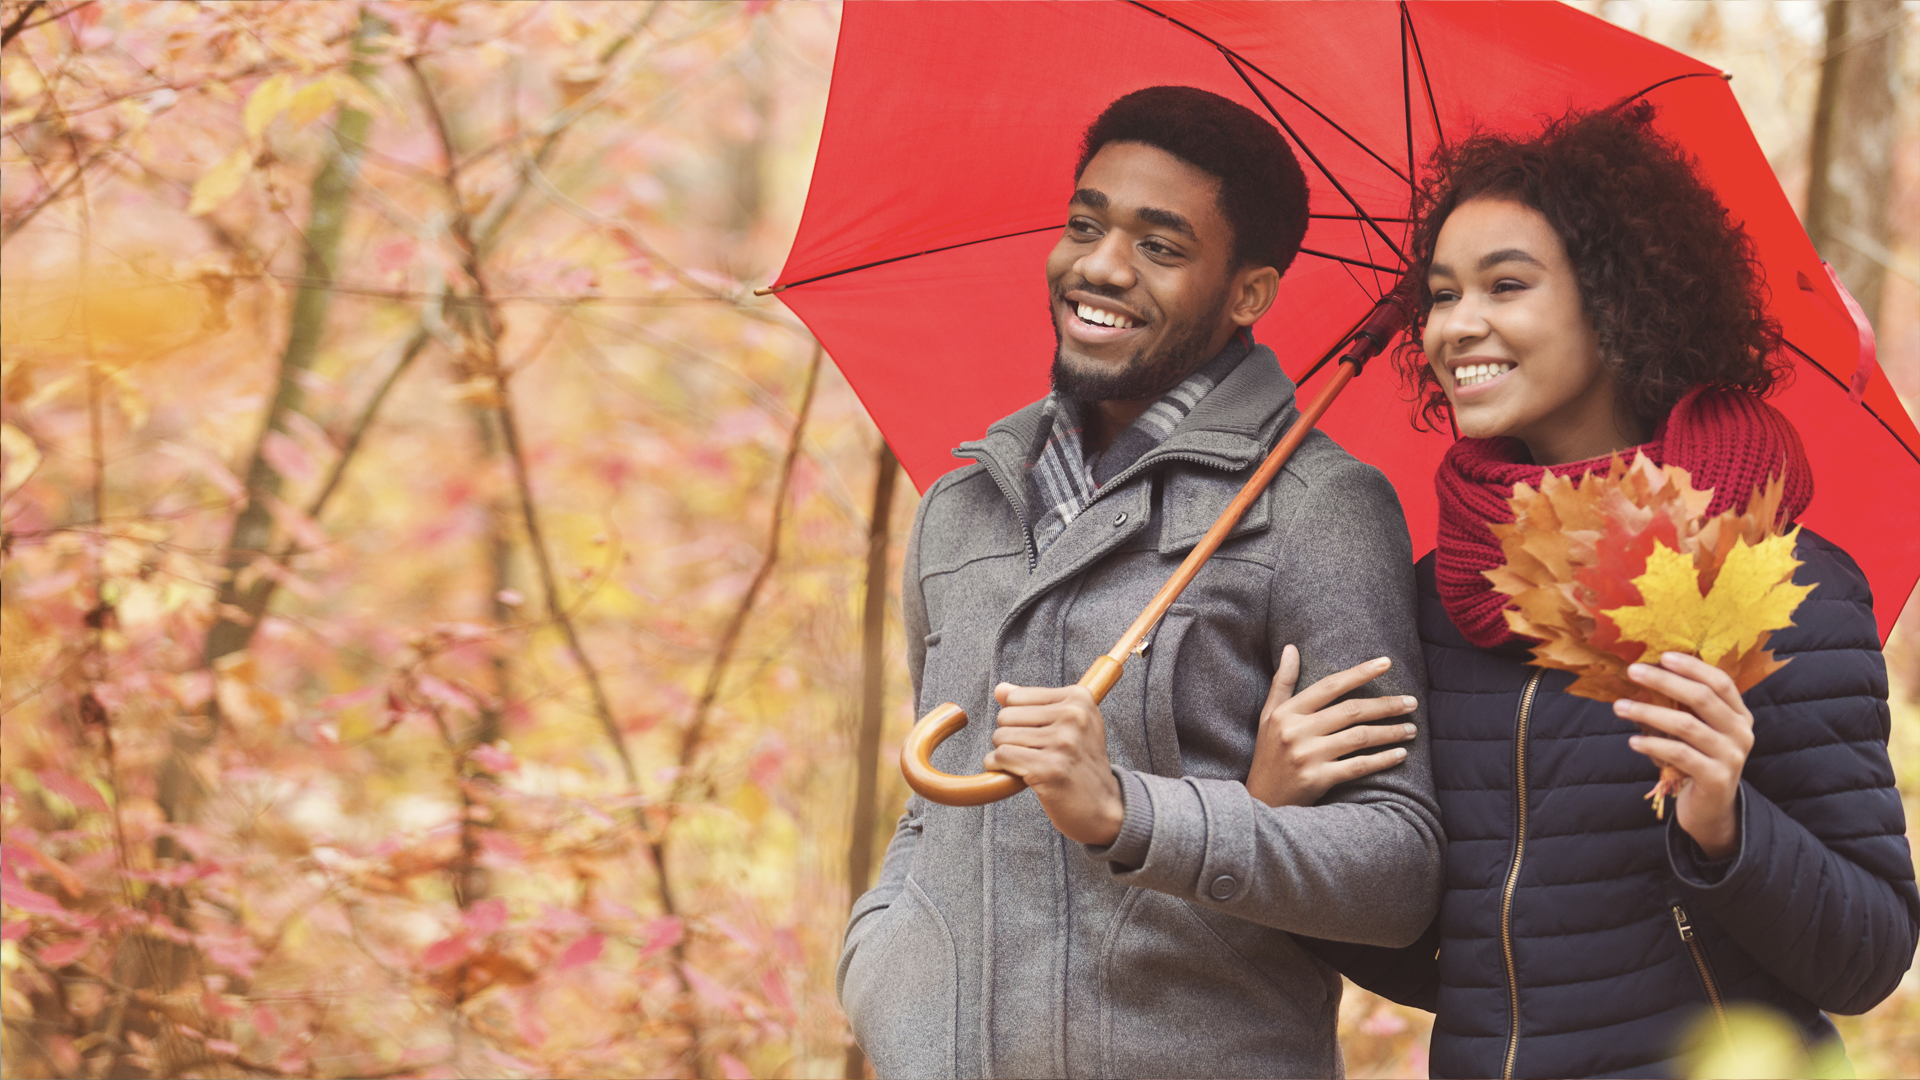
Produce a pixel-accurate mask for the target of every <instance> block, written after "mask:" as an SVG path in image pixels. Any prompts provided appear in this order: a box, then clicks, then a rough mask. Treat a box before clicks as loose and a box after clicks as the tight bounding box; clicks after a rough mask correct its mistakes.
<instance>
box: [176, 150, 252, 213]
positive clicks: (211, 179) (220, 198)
mask: <svg viewBox="0 0 1920 1080" xmlns="http://www.w3.org/2000/svg"><path fill="white" fill-rule="evenodd" d="M252 169H253V153H252V151H250V150H248V149H247V148H246V147H244V146H243V147H241V148H239V149H238V150H235V151H234V152H233V153H231V154H228V155H227V156H226V157H225V158H222V159H221V161H220V163H219V164H217V165H215V166H214V167H213V168H211V169H208V170H207V171H206V172H205V173H202V174H201V176H200V179H198V180H196V181H194V183H193V201H192V202H190V203H188V204H187V213H189V214H192V215H193V216H194V217H199V216H200V215H202V214H206V213H210V212H212V211H214V210H217V209H219V208H220V206H221V204H223V203H225V202H226V201H227V200H228V199H231V198H233V197H234V195H236V194H237V193H238V192H239V191H240V185H241V184H243V183H245V182H246V180H247V173H248V172H250V171H251V170H252Z"/></svg>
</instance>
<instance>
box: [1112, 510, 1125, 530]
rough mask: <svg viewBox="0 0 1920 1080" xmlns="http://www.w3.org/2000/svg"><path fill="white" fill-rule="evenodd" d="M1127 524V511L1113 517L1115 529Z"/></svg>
mask: <svg viewBox="0 0 1920 1080" xmlns="http://www.w3.org/2000/svg"><path fill="white" fill-rule="evenodd" d="M1126 523H1127V512H1126V511H1125V510H1122V511H1120V512H1119V513H1117V514H1115V515H1113V527H1114V528H1116V529H1117V528H1119V527H1120V526H1122V525H1125V524H1126Z"/></svg>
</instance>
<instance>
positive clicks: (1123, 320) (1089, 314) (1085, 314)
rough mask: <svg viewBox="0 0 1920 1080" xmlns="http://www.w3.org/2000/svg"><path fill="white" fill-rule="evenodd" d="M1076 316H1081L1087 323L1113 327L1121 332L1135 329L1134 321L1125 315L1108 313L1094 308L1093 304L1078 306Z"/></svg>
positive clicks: (1075, 310)
mask: <svg viewBox="0 0 1920 1080" xmlns="http://www.w3.org/2000/svg"><path fill="white" fill-rule="evenodd" d="M1074 314H1076V315H1078V316H1080V318H1081V319H1083V320H1085V321H1086V322H1090V323H1097V324H1099V325H1101V326H1112V327H1117V328H1118V329H1121V330H1131V329H1133V327H1134V322H1133V320H1132V319H1129V318H1127V317H1126V316H1125V315H1121V314H1119V313H1117V312H1112V311H1106V310H1103V309H1101V308H1097V307H1094V306H1093V305H1092V304H1080V305H1077V306H1076V307H1075V309H1074Z"/></svg>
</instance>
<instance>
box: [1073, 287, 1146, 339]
mask: <svg viewBox="0 0 1920 1080" xmlns="http://www.w3.org/2000/svg"><path fill="white" fill-rule="evenodd" d="M1060 304H1061V307H1062V308H1063V309H1064V314H1065V318H1063V319H1061V320H1060V321H1061V323H1062V328H1063V329H1064V330H1065V332H1066V333H1067V334H1068V335H1069V336H1071V337H1072V338H1074V339H1075V340H1077V341H1080V342H1084V343H1086V344H1089V345H1101V344H1106V343H1108V342H1112V341H1118V340H1120V339H1121V338H1124V337H1127V336H1129V335H1131V334H1132V333H1134V332H1135V331H1137V330H1141V329H1143V328H1144V327H1145V326H1146V324H1147V320H1146V319H1145V318H1143V317H1141V316H1139V315H1136V314H1133V313H1132V312H1128V311H1124V310H1121V308H1120V306H1119V305H1118V304H1115V303H1114V302H1113V301H1111V300H1108V299H1106V298H1105V297H1096V296H1090V295H1088V294H1086V293H1083V292H1079V291H1078V290H1075V291H1070V292H1068V293H1067V295H1066V296H1065V297H1063V298H1062V299H1061V301H1060Z"/></svg>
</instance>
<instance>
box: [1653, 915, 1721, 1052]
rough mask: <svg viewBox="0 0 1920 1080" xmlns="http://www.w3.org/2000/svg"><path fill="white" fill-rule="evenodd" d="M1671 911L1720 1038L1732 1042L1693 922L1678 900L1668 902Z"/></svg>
mask: <svg viewBox="0 0 1920 1080" xmlns="http://www.w3.org/2000/svg"><path fill="white" fill-rule="evenodd" d="M1668 906H1670V907H1671V908H1672V909H1673V925H1674V926H1675V928H1677V929H1678V930H1679V931H1680V940H1681V941H1683V942H1685V943H1686V946H1687V952H1688V954H1690V955H1691V956H1692V957H1693V968H1694V970H1695V971H1697V972H1699V973H1700V986H1701V987H1702V988H1703V989H1705V990H1706V992H1707V1004H1709V1005H1711V1006H1713V1018H1714V1019H1715V1020H1717V1021H1719V1022H1720V1037H1721V1038H1723V1039H1725V1040H1727V1042H1728V1044H1732V1042H1733V1031H1732V1030H1731V1029H1730V1028H1728V1027H1727V1007H1726V1004H1725V1003H1724V1002H1722V1001H1721V1000H1720V987H1719V985H1718V984H1717V983H1715V982H1714V981H1713V971H1712V969H1711V968H1709V967H1707V953H1706V950H1705V949H1702V948H1701V947H1700V939H1699V938H1698V937H1696V936H1695V935H1694V932H1693V922H1692V920H1690V919H1688V918H1687V909H1686V908H1683V907H1681V906H1680V902H1679V901H1678V900H1672V901H1668Z"/></svg>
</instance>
